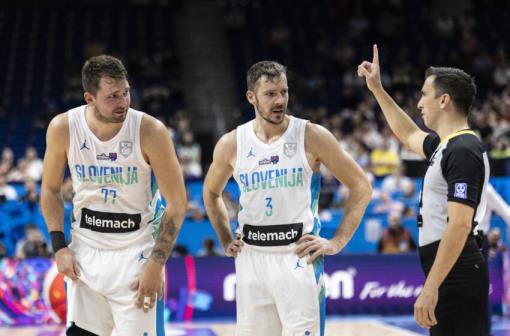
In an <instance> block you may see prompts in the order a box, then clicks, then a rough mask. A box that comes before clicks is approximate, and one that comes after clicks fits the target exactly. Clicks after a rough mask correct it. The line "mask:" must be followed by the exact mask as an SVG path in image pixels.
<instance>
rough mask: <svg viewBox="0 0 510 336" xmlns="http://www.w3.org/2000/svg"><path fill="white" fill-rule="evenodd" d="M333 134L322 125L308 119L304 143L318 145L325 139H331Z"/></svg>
mask: <svg viewBox="0 0 510 336" xmlns="http://www.w3.org/2000/svg"><path fill="white" fill-rule="evenodd" d="M332 138H334V137H333V134H331V132H330V131H329V130H328V129H327V128H326V127H324V126H322V125H319V124H315V123H313V122H311V121H308V122H307V123H306V126H305V143H306V144H307V145H320V144H321V143H322V142H323V141H325V140H331V139H332Z"/></svg>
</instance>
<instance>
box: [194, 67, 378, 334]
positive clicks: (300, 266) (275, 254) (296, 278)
mask: <svg viewBox="0 0 510 336" xmlns="http://www.w3.org/2000/svg"><path fill="white" fill-rule="evenodd" d="M247 84H248V90H247V92H246V97H247V99H248V101H249V103H250V104H251V105H253V107H254V109H255V119H253V120H252V121H250V122H248V123H246V124H244V125H241V126H239V127H237V129H236V130H234V131H232V132H230V133H227V134H225V135H224V136H223V137H222V138H221V139H220V140H219V141H218V143H217V145H216V148H215V150H214V156H213V162H212V164H211V167H210V169H209V172H208V174H207V177H206V180H205V185H204V202H205V205H206V208H207V213H208V215H209V219H210V220H211V222H212V224H213V226H214V228H215V230H216V232H217V234H218V237H219V239H220V241H221V243H222V245H223V248H224V249H225V254H226V255H228V256H233V257H236V261H235V263H236V274H237V335H242V336H245V335H253V336H255V335H257V336H260V335H266V336H270V335H275V336H276V335H278V336H280V335H323V332H324V317H325V316H324V313H325V305H324V297H325V288H324V284H323V279H322V270H323V255H324V254H330V255H332V254H337V253H338V252H340V250H341V249H342V248H343V247H344V246H345V245H346V244H347V242H348V241H349V240H350V239H351V237H352V235H353V233H354V231H355V230H356V228H357V227H358V225H359V223H360V220H361V218H362V217H363V213H364V211H365V208H366V206H367V204H368V202H369V200H370V197H371V187H370V183H369V181H368V178H367V176H366V175H365V174H364V172H363V171H362V169H361V168H360V167H359V166H358V165H357V164H356V163H355V161H354V160H353V159H352V158H351V157H350V156H349V155H348V154H347V153H345V152H344V151H343V150H342V149H341V147H340V145H339V144H338V141H337V140H336V139H335V137H334V136H333V135H332V134H331V133H330V132H329V131H328V130H326V129H325V128H324V127H322V126H319V125H316V124H312V123H310V122H308V121H306V120H302V119H298V118H295V117H292V116H288V115H287V103H288V100H289V88H288V85H287V75H286V69H285V67H284V66H282V65H281V64H278V63H276V62H269V61H263V62H259V63H256V64H254V65H253V66H252V67H251V68H250V69H249V71H248V75H247ZM321 164H324V166H326V168H327V169H329V170H330V171H331V173H332V174H333V175H334V176H335V177H336V178H338V179H339V180H340V181H341V182H342V183H344V184H345V185H346V186H347V187H349V189H350V196H349V199H348V202H347V206H346V209H345V215H344V217H343V220H342V223H341V225H340V226H339V228H338V229H337V231H336V232H335V235H334V237H333V238H332V239H330V240H327V239H324V238H321V237H320V236H319V230H320V221H319V218H318V214H317V204H318V199H319V191H320V175H319V168H320V165H321ZM232 175H234V178H235V179H236V181H237V183H238V185H239V188H240V190H241V196H240V207H239V215H238V221H239V227H238V229H237V234H238V236H239V237H240V238H236V239H233V237H232V234H231V230H230V224H229V219H228V214H227V209H226V207H225V203H224V202H223V200H222V197H221V195H222V191H223V189H224V187H225V184H226V183H227V181H228V179H229V178H230V176H232Z"/></svg>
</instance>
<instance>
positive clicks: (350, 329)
mask: <svg viewBox="0 0 510 336" xmlns="http://www.w3.org/2000/svg"><path fill="white" fill-rule="evenodd" d="M234 331H235V326H234V323H233V322H232V321H220V322H213V323H206V322H198V323H197V322H194V323H192V324H191V323H190V324H168V325H167V326H166V336H233V335H234V334H235V332H234ZM325 334H326V336H421V335H428V331H427V330H425V329H422V328H420V327H419V326H418V325H416V323H415V322H414V320H413V317H412V316H395V317H386V316H385V317H378V316H354V317H341V318H335V317H332V318H329V319H328V320H327V322H326V332H325ZM63 335H64V333H63V328H62V327H60V326H41V327H23V328H2V327H0V336H63ZM492 336H510V319H508V318H501V317H494V318H493V332H492Z"/></svg>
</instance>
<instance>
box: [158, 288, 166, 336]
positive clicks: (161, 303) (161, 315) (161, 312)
mask: <svg viewBox="0 0 510 336" xmlns="http://www.w3.org/2000/svg"><path fill="white" fill-rule="evenodd" d="M164 298H165V287H164V286H163V296H162V297H161V299H159V300H158V303H157V304H156V336H165V299H164Z"/></svg>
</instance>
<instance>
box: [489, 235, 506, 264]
mask: <svg viewBox="0 0 510 336" xmlns="http://www.w3.org/2000/svg"><path fill="white" fill-rule="evenodd" d="M487 240H488V242H489V258H494V257H496V256H497V255H498V254H500V253H503V252H506V247H505V245H504V244H503V242H502V241H501V230H500V229H499V228H493V229H491V230H490V231H489V234H488V235H487Z"/></svg>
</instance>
